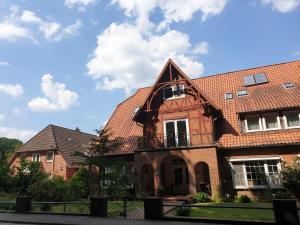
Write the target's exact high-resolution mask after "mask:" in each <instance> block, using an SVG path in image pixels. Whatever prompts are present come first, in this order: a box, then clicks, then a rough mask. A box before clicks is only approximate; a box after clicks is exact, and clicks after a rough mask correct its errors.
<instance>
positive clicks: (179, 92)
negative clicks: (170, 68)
mask: <svg viewBox="0 0 300 225" xmlns="http://www.w3.org/2000/svg"><path fill="white" fill-rule="evenodd" d="M173 94H174V96H176V97H178V96H181V95H183V94H184V87H183V85H176V86H174V92H173Z"/></svg>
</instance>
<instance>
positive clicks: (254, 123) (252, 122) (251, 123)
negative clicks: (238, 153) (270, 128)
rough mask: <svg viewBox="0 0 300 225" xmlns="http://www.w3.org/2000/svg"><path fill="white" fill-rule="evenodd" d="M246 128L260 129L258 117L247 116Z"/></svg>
mask: <svg viewBox="0 0 300 225" xmlns="http://www.w3.org/2000/svg"><path fill="white" fill-rule="evenodd" d="M247 125H248V130H260V125H259V117H249V118H247Z"/></svg>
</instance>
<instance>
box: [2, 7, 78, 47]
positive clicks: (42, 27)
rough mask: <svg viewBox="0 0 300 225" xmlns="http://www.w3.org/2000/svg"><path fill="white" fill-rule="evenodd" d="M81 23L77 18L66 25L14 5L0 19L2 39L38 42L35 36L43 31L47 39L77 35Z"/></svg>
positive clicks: (55, 39) (54, 39)
mask: <svg viewBox="0 0 300 225" xmlns="http://www.w3.org/2000/svg"><path fill="white" fill-rule="evenodd" d="M81 25H82V23H81V21H80V20H77V21H76V22H75V23H74V24H71V25H68V26H65V27H64V26H63V25H62V24H60V23H58V22H55V21H52V20H49V19H47V20H46V19H42V18H41V17H38V16H37V15H36V13H35V12H33V11H30V10H24V11H23V12H20V9H19V8H18V7H17V6H12V7H11V8H10V14H9V15H8V16H6V17H4V20H3V21H0V40H1V39H2V40H7V41H15V40H17V39H20V38H29V39H31V40H32V41H34V42H35V43H38V42H37V41H36V40H35V38H34V36H35V35H36V34H38V33H42V34H43V36H44V38H45V39H47V40H51V41H52V40H53V41H60V40H61V39H62V38H66V37H70V36H75V35H77V34H78V30H79V28H80V27H81Z"/></svg>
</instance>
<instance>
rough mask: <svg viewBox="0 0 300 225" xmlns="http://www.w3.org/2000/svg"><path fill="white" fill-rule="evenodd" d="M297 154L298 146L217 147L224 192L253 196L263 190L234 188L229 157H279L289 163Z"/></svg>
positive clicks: (299, 152)
mask: <svg viewBox="0 0 300 225" xmlns="http://www.w3.org/2000/svg"><path fill="white" fill-rule="evenodd" d="M299 154H300V146H282V147H265V148H253V149H222V150H221V149H219V150H218V161H219V165H220V166H219V167H220V171H221V174H220V177H221V183H222V185H223V188H224V193H229V194H231V195H238V196H239V195H243V194H246V195H248V196H251V197H253V198H255V197H258V196H259V195H261V194H262V193H263V192H264V190H251V189H242V190H235V189H234V187H233V182H232V175H231V168H230V164H229V160H230V159H233V158H234V159H246V158H267V157H280V159H281V161H284V162H286V163H287V164H291V163H293V161H294V160H295V159H296V158H297V155H299Z"/></svg>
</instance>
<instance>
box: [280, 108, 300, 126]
mask: <svg viewBox="0 0 300 225" xmlns="http://www.w3.org/2000/svg"><path fill="white" fill-rule="evenodd" d="M293 112H296V113H298V116H299V120H300V112H299V111H298V110H297V111H289V112H284V114H283V121H284V128H285V129H294V128H300V126H295V127H289V126H288V123H287V118H286V114H289V113H293Z"/></svg>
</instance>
